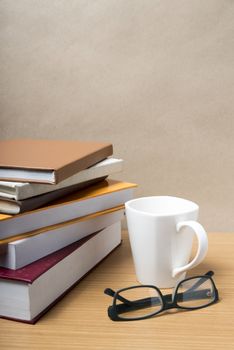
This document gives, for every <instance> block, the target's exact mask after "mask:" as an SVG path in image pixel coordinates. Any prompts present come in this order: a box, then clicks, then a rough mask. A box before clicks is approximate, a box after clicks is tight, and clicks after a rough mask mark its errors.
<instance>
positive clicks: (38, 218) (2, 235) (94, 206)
mask: <svg viewBox="0 0 234 350" xmlns="http://www.w3.org/2000/svg"><path fill="white" fill-rule="evenodd" d="M136 186H137V185H136V184H133V183H128V182H122V181H117V180H104V181H101V182H98V183H97V184H95V185H92V186H89V187H87V188H85V189H83V190H79V191H77V192H74V193H72V194H70V195H68V196H66V197H63V198H61V199H58V200H56V201H54V202H51V203H50V204H49V205H47V206H45V207H42V208H39V209H35V210H32V211H28V212H26V213H22V214H18V215H13V216H12V215H7V214H0V243H4V239H6V238H9V237H17V238H20V237H26V233H28V232H31V231H34V230H37V229H39V228H43V227H49V226H51V225H55V224H58V223H62V222H66V221H69V220H73V219H76V218H79V217H82V216H85V215H88V214H92V213H96V212H99V211H102V210H106V209H109V208H113V207H116V206H119V205H121V204H124V203H125V202H126V201H128V200H130V199H132V198H133V190H134V188H135V187H136Z"/></svg>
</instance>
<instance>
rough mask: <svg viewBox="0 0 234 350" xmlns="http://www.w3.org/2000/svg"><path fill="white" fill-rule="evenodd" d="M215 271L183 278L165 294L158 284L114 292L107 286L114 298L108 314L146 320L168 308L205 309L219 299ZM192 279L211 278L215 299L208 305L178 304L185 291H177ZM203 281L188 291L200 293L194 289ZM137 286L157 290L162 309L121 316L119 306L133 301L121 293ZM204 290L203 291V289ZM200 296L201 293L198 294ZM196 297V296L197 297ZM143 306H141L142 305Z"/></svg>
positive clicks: (112, 316)
mask: <svg viewBox="0 0 234 350" xmlns="http://www.w3.org/2000/svg"><path fill="white" fill-rule="evenodd" d="M213 274H214V272H213V271H209V272H207V273H206V274H205V275H198V276H192V277H188V278H185V279H183V280H182V281H180V282H179V283H178V285H177V286H176V289H175V291H174V293H173V294H167V295H163V294H162V292H161V290H160V289H159V288H158V287H156V286H153V285H138V286H131V287H127V288H122V289H119V290H117V291H116V292H114V291H113V290H112V289H110V288H107V289H105V291H104V293H105V294H107V295H109V296H112V297H113V298H114V299H113V304H112V305H111V306H109V307H108V316H109V317H110V319H111V320H112V321H136V320H144V319H147V318H150V317H153V316H155V315H158V314H159V313H161V312H164V311H166V310H169V309H173V308H177V309H184V310H198V309H203V308H205V307H207V306H210V305H212V304H214V303H216V302H217V301H218V300H219V293H218V289H217V288H216V285H215V283H214V281H213V279H212V277H211V276H213ZM192 279H202V280H201V281H202V282H201V283H204V279H206V280H210V282H211V284H212V286H213V290H214V299H213V300H211V301H210V303H208V304H206V305H201V306H196V307H186V306H181V305H178V302H179V300H178V298H179V295H180V294H184V293H177V291H178V289H179V288H180V286H181V284H182V283H184V282H186V281H189V280H192ZM201 283H199V281H197V282H196V283H195V284H194V285H193V286H192V287H191V288H190V289H189V290H187V291H186V293H187V292H189V291H190V290H191V293H193V296H195V294H194V293H196V292H198V293H200V292H201V291H195V292H193V291H192V290H193V289H194V288H196V287H197V286H199V285H200V284H201ZM136 288H153V289H155V290H156V291H157V293H158V295H159V297H160V300H161V303H162V306H161V309H160V310H157V311H155V312H152V313H151V314H148V315H145V316H139V317H132V318H123V317H121V316H119V313H118V312H117V308H118V307H121V306H122V305H123V306H124V305H125V306H126V305H130V304H131V303H133V302H131V301H128V300H127V299H125V298H123V297H122V296H121V295H120V293H122V292H124V291H126V290H130V289H136ZM202 292H203V291H202ZM172 296H173V299H172ZM197 296H198V297H199V294H198V295H197ZM147 299H148V298H146V299H141V300H140V301H141V302H144V301H146V300H147ZM195 299H196V298H195ZM117 300H120V301H122V302H123V303H124V304H122V305H121V304H117ZM134 308H135V310H136V304H134ZM140 308H141V307H140Z"/></svg>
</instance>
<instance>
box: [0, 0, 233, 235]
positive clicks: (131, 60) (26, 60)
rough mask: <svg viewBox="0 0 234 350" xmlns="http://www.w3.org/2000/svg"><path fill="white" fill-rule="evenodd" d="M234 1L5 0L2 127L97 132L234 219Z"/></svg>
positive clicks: (168, 183)
mask: <svg viewBox="0 0 234 350" xmlns="http://www.w3.org/2000/svg"><path fill="white" fill-rule="evenodd" d="M233 18H234V3H233V2H232V1H225V0H212V1H211V0H206V1H199V0H190V1H188V0H186V1H185V0H184V1H183V0H178V1H173V0H158V1H156V0H155V1H154V0H145V1H144V0H118V1H117V0H116V1H114V0H96V1H95V0H93V1H88V0H83V1H81V0H57V1H52V0H50V1H48V0H37V1H35V0H19V1H17V0H5V1H4V0H1V1H0V43H1V45H0V69H1V71H0V74H1V75H0V79H1V95H0V104H1V114H0V126H1V128H0V137H1V138H11V137H41V138H42V137H44V138H64V139H97V140H98V139H100V140H109V141H112V142H113V143H114V147H115V155H116V156H118V157H122V158H124V159H125V161H126V165H125V170H124V172H123V173H122V174H121V175H119V176H118V177H119V178H120V179H125V180H128V181H135V182H137V183H139V185H140V186H139V189H138V191H137V196H141V195H160V194H169V195H176V196H182V197H186V198H189V199H191V200H194V201H196V202H197V203H199V204H200V206H201V222H202V223H203V224H204V225H205V226H206V228H207V229H208V230H213V231H221V230H227V231H233V230H234V213H233V209H234V186H233V174H234V163H233V159H234V138H233V130H234V129H233V128H234V118H233V115H234V114H233V112H234V102H233V99H234V20H233Z"/></svg>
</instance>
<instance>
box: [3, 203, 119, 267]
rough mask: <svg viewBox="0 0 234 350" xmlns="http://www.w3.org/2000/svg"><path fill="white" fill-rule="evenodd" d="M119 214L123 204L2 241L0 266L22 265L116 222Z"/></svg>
mask: <svg viewBox="0 0 234 350" xmlns="http://www.w3.org/2000/svg"><path fill="white" fill-rule="evenodd" d="M123 216H124V206H119V207H115V208H112V209H107V210H104V211H103V212H99V213H94V214H90V215H87V216H85V217H83V218H79V219H76V220H72V221H70V222H67V223H62V224H58V225H55V226H54V227H53V228H52V229H47V228H45V229H42V230H38V232H37V234H36V235H32V236H30V237H28V238H24V239H19V240H17V241H13V242H9V243H8V244H5V245H2V246H1V251H0V266H2V267H6V268H8V269H13V270H16V269H19V268H21V267H24V266H26V265H28V264H31V263H32V262H33V261H36V260H38V259H41V258H42V257H44V256H46V255H49V254H51V253H53V252H55V251H57V250H59V249H62V248H64V247H65V246H67V245H69V244H71V243H73V242H75V241H78V240H79V239H81V238H84V237H86V236H88V235H90V234H91V233H93V232H95V231H99V230H101V229H104V228H106V227H108V226H110V225H112V224H114V223H116V222H120V221H121V219H122V218H123Z"/></svg>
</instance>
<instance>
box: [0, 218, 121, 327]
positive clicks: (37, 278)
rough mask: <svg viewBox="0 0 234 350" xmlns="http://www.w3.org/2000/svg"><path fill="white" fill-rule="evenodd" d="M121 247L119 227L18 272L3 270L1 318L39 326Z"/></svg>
mask: <svg viewBox="0 0 234 350" xmlns="http://www.w3.org/2000/svg"><path fill="white" fill-rule="evenodd" d="M120 243H121V225H120V222H118V223H115V224H113V225H111V226H109V227H107V228H106V229H104V230H102V231H100V232H97V233H94V234H91V235H89V236H87V237H85V238H83V239H81V240H79V241H77V242H75V243H72V244H71V245H69V246H67V247H65V248H63V249H61V250H59V251H57V252H54V253H52V254H50V255H47V256H46V257H44V258H42V259H40V260H37V261H35V262H33V263H32V264H30V265H27V266H26V267H23V268H21V269H18V270H10V269H6V268H3V267H1V268H0V317H2V318H10V319H13V320H18V321H23V322H27V323H35V322H36V321H37V320H38V319H39V318H40V317H41V316H42V315H43V314H44V313H45V312H47V311H48V310H49V309H50V308H51V307H52V306H53V305H54V304H55V303H56V302H57V301H59V300H60V299H61V298H62V297H63V296H64V295H65V294H66V293H67V292H68V291H69V290H70V289H71V288H73V287H74V286H75V285H76V284H77V283H78V282H79V281H80V279H81V278H83V277H84V276H85V275H86V274H87V273H88V272H89V271H90V270H91V269H92V268H93V267H94V266H96V265H97V264H98V263H99V262H100V261H101V260H103V259H104V258H105V257H106V256H107V255H108V254H110V252H111V251H112V250H113V249H115V248H116V247H117V246H118V245H119V244H120Z"/></svg>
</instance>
